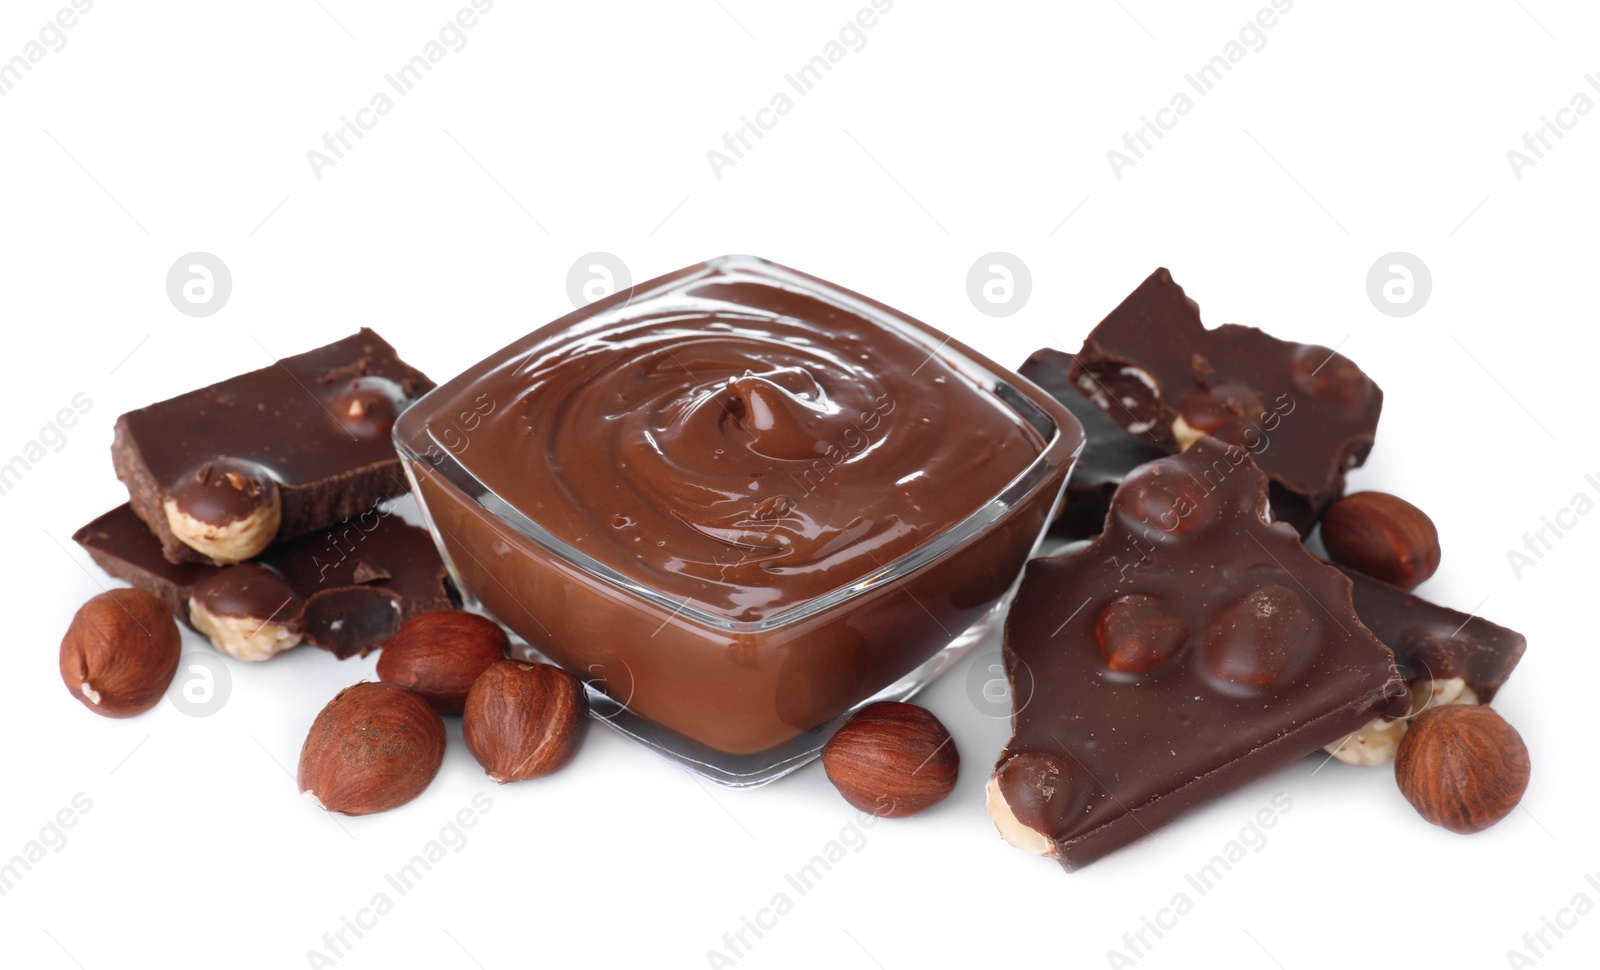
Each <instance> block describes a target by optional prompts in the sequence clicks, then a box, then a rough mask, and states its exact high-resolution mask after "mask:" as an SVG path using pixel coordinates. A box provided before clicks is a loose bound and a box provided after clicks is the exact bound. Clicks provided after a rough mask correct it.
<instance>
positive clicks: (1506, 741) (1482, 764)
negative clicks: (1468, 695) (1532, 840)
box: [1394, 705, 1529, 835]
mask: <svg viewBox="0 0 1600 970" xmlns="http://www.w3.org/2000/svg"><path fill="white" fill-rule="evenodd" d="M1528 774H1529V763H1528V747H1527V745H1525V744H1523V743H1522V736H1521V735H1520V734H1518V733H1517V729H1516V728H1514V727H1512V726H1511V725H1510V724H1508V723H1506V720H1505V718H1503V717H1501V716H1500V714H1499V712H1497V711H1496V710H1495V709H1494V708H1492V707H1483V706H1466V705H1451V706H1449V707H1434V708H1430V709H1428V710H1426V711H1423V712H1422V714H1421V715H1419V716H1418V717H1417V718H1416V719H1415V720H1414V721H1412V722H1411V728H1410V730H1408V731H1407V732H1406V736H1405V737H1404V738H1402V739H1401V741H1400V750H1399V751H1398V752H1397V753H1396V754H1395V759H1394V777H1395V781H1396V782H1397V783H1398V784H1399V785H1400V793H1401V794H1402V795H1404V796H1405V797H1406V801H1408V802H1410V803H1411V805H1412V807H1414V808H1415V809H1416V810H1417V813H1418V814H1419V815H1421V816H1422V817H1423V818H1425V819H1427V820H1428V821H1429V822H1432V823H1433V824H1434V825H1440V826H1443V827H1444V828H1447V829H1449V830H1450V831H1452V832H1460V833H1461V834H1463V835H1466V834H1468V833H1471V832H1481V831H1483V830H1484V829H1486V828H1488V827H1489V826H1491V825H1493V824H1494V823H1496V822H1498V821H1500V820H1501V819H1503V818H1505V817H1506V816H1507V815H1510V814H1511V810H1512V809H1514V808H1516V807H1517V803H1518V802H1520V801H1521V800H1522V793H1523V792H1524V791H1526V790H1527V788H1528Z"/></svg>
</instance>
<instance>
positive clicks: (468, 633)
mask: <svg viewBox="0 0 1600 970" xmlns="http://www.w3.org/2000/svg"><path fill="white" fill-rule="evenodd" d="M510 652H511V639H510V638H509V637H507V636H506V631H505V630H503V629H501V628H500V624H498V623H495V622H494V621H493V620H488V619H485V618H484V617H481V616H479V615H477V614H476V613H468V612H466V611H465V610H439V611H437V612H433V613H419V614H417V615H416V616H414V617H412V618H411V619H410V620H408V621H407V622H406V624H405V625H404V626H402V627H401V628H400V629H399V630H398V631H397V632H396V633H395V635H394V636H393V637H391V638H390V639H389V642H388V644H386V645H385V646H384V648H383V652H382V653H381V654H379V655H378V679H379V680H386V681H388V682H389V683H391V684H399V685H400V686H401V687H409V688H410V689H411V690H413V691H415V692H416V693H418V694H419V695H421V696H422V697H423V699H425V700H426V701H427V702H428V703H429V704H432V705H433V709H434V710H436V711H438V712H439V713H440V714H460V713H461V709H462V707H463V706H464V705H465V704H466V702H467V692H468V691H470V690H471V689H472V682H473V681H475V680H477V679H478V675H479V674H481V673H483V672H484V671H485V670H488V669H489V665H490V664H493V663H494V662H495V661H496V660H504V659H505V658H506V656H507V655H508V654H510Z"/></svg>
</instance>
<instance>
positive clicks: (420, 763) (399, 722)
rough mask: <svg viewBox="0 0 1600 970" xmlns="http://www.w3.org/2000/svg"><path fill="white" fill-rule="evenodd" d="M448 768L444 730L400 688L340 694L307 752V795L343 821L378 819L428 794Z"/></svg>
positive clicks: (372, 686)
mask: <svg viewBox="0 0 1600 970" xmlns="http://www.w3.org/2000/svg"><path fill="white" fill-rule="evenodd" d="M443 761H444V722H443V721H442V720H440V719H439V715H438V714H436V713H434V710H433V708H431V707H429V706H428V702H427V701H425V700H423V699H422V698H421V697H419V696H417V695H416V694H413V693H412V692H411V691H409V690H406V689H405V688H404V687H400V686H397V685H395V684H386V683H382V682H379V683H372V682H365V683H360V684H356V685H355V686H354V687H346V688H345V689H344V690H342V691H340V692H339V693H338V695H337V696H335V697H334V699H333V700H331V701H329V702H328V706H327V707H324V708H323V709H322V713H320V714H318V715H317V719H316V720H315V721H313V722H312V723H311V732H310V733H309V734H308V735H306V743H305V746H304V747H302V748H301V749H300V774H299V783H300V793H301V794H302V795H305V796H306V797H307V798H309V799H311V800H312V801H314V802H316V803H317V805H318V807H320V808H324V809H327V810H328V811H330V812H338V813H340V814H341V815H371V814H372V813H374V812H386V811H388V810H389V809H391V808H396V807H398V806H400V805H404V804H405V803H406V802H409V801H411V799H413V798H416V797H417V796H418V795H420V794H422V791H423V789H425V788H427V787H428V783H429V782H431V781H433V776H434V775H436V774H438V773H439V765H440V764H441V763H442V762H443Z"/></svg>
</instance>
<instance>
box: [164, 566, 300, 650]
mask: <svg viewBox="0 0 1600 970" xmlns="http://www.w3.org/2000/svg"><path fill="white" fill-rule="evenodd" d="M302 605H303V603H302V601H301V599H300V596H299V595H298V594H297V593H295V591H294V589H293V588H292V587H291V586H290V585H289V583H288V581H287V580H285V579H284V578H283V576H282V575H281V574H279V573H278V571H277V570H275V569H273V568H272V567H271V566H267V565H265V564H263V563H253V562H247V563H240V564H239V565H237V566H229V567H228V568H226V569H219V570H217V571H216V572H215V573H213V574H211V575H210V576H207V577H206V578H205V579H202V580H200V581H199V582H198V583H196V584H195V585H194V586H193V587H192V588H191V589H190V590H189V622H190V623H191V624H193V625H194V628H195V629H196V630H199V631H200V632H201V633H202V634H204V635H205V636H206V637H207V638H208V639H210V640H211V645H212V646H214V647H216V648H217V649H218V650H220V651H221V652H223V653H225V654H227V655H228V656H230V657H232V658H233V659H235V660H244V661H248V662H251V663H256V662H259V661H262V660H270V659H271V658H273V657H275V656H277V655H278V654H280V653H282V652H283V651H285V650H288V649H289V648H291V647H294V646H296V645H298V644H299V643H300V640H301V638H302V632H301V630H300V628H299V625H298V619H299V615H300V610H301V607H302Z"/></svg>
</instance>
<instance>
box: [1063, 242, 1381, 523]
mask: <svg viewBox="0 0 1600 970" xmlns="http://www.w3.org/2000/svg"><path fill="white" fill-rule="evenodd" d="M1072 381H1073V383H1074V384H1076V385H1077V387H1078V388H1079V390H1081V391H1082V392H1083V393H1085V394H1087V395H1088V396H1089V397H1090V398H1091V399H1092V400H1093V401H1094V403H1095V404H1096V405H1098V406H1099V407H1100V409H1101V410H1102V411H1104V412H1105V413H1106V414H1107V415H1109V416H1110V417H1111V419H1112V420H1113V421H1115V422H1116V423H1117V424H1119V425H1121V426H1122V427H1123V428H1126V429H1127V430H1128V432H1129V433H1131V434H1136V435H1147V436H1151V437H1152V438H1153V440H1155V441H1158V442H1160V444H1161V445H1162V447H1164V448H1166V449H1167V450H1168V451H1173V452H1176V451H1181V450H1182V449H1183V448H1184V447H1186V446H1187V445H1188V444H1189V443H1190V442H1191V441H1193V440H1194V439H1195V438H1198V437H1199V436H1201V435H1212V436H1214V437H1216V438H1219V439H1221V440H1223V441H1227V442H1231V443H1233V444H1236V445H1240V446H1242V447H1243V448H1245V449H1247V450H1248V451H1249V452H1250V453H1251V455H1252V456H1253V457H1254V458H1255V460H1256V462H1257V464H1259V465H1260V466H1261V470H1262V471H1264V472H1266V473H1267V477H1268V478H1269V479H1271V481H1272V509H1273V512H1274V514H1275V515H1276V516H1277V517H1278V518H1280V519H1282V520H1283V521H1285V522H1289V523H1290V524H1292V525H1294V527H1295V528H1296V529H1298V530H1299V531H1300V533H1301V534H1302V535H1303V534H1305V533H1306V532H1307V531H1309V530H1310V528H1311V526H1312V525H1314V524H1315V523H1316V520H1317V518H1318V517H1319V516H1320V515H1321V514H1322V510H1323V509H1325V508H1327V507H1328V505H1329V504H1330V503H1331V502H1333V501H1334V500H1335V499H1337V498H1338V497H1339V496H1340V495H1342V494H1344V475H1345V472H1346V471H1348V470H1349V469H1351V468H1354V467H1355V466H1357V465H1360V464H1361V463H1362V462H1364V461H1366V460H1367V453H1368V452H1369V451H1371V450H1372V439H1373V435H1374V434H1375V433H1376V431H1377V428H1378V414H1379V412H1380V411H1382V410H1383V391H1382V390H1380V389H1379V388H1378V385H1377V384H1375V383H1373V382H1372V380H1371V379H1370V378H1368V377H1367V375H1366V374H1364V373H1362V372H1361V369H1360V368H1358V367H1356V365H1355V364H1353V363H1351V362H1350V361H1349V360H1348V359H1346V358H1345V357H1342V356H1340V355H1339V354H1337V353H1335V352H1333V351H1331V350H1329V349H1327V348H1326V347H1318V346H1314V345H1311V344H1297V343H1291V342H1289V341H1285V340H1279V339H1278V338H1276V337H1273V336H1271V335H1269V334H1266V333H1263V332H1262V331H1260V330H1257V329H1256V328H1254V327H1243V326H1240V325H1238V324H1233V323H1228V324H1223V325H1222V326H1220V327H1217V328H1216V329H1214V330H1207V329H1206V328H1205V325H1204V324H1202V323H1201V322H1200V308H1199V307H1198V306H1197V305H1195V302H1194V301H1193V300H1190V299H1189V298H1188V297H1186V296H1184V293H1183V288H1182V287H1180V286H1179V285H1178V284H1177V283H1174V282H1173V281H1172V274H1171V273H1169V272H1167V270H1165V269H1158V270H1156V271H1155V272H1154V273H1152V274H1150V277H1149V278H1148V279H1146V280H1145V281H1144V282H1143V283H1141V284H1140V285H1139V288H1138V289H1136V290H1134V291H1133V293H1132V294H1131V295H1129V297H1128V298H1127V299H1126V300H1123V301H1122V305H1121V306H1119V307H1117V308H1116V309H1115V310H1113V311H1111V315H1110V316H1108V317H1106V318H1105V319H1104V320H1102V321H1101V322H1100V325H1099V326H1097V327H1095V328H1094V330H1093V331H1092V332H1091V333H1090V334H1089V336H1088V337H1087V338H1086V339H1085V340H1084V342H1083V349H1081V350H1080V351H1078V354H1077V358H1076V360H1075V361H1074V363H1073V366H1072Z"/></svg>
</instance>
